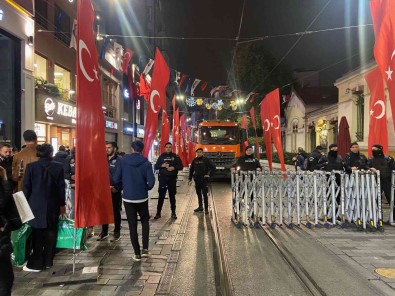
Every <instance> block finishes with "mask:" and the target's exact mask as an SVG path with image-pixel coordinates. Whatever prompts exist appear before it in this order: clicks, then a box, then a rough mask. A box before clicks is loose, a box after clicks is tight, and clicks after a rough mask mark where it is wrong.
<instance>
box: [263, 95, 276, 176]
mask: <svg viewBox="0 0 395 296" xmlns="http://www.w3.org/2000/svg"><path fill="white" fill-rule="evenodd" d="M260 115H261V123H262V129H263V138H264V140H265V150H266V157H267V161H268V163H269V169H270V170H272V168H273V166H272V158H273V152H272V130H271V128H270V119H269V108H268V106H267V100H266V99H263V101H262V103H261V112H260Z"/></svg>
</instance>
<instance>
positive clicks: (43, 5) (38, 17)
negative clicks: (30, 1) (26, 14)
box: [34, 0, 48, 29]
mask: <svg viewBox="0 0 395 296" xmlns="http://www.w3.org/2000/svg"><path fill="white" fill-rule="evenodd" d="M34 9H35V13H34V20H35V22H36V24H38V25H40V26H41V27H42V28H44V29H48V3H47V1H43V0H35V1H34Z"/></svg>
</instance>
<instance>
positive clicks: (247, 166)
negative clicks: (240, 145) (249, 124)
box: [232, 145, 262, 171]
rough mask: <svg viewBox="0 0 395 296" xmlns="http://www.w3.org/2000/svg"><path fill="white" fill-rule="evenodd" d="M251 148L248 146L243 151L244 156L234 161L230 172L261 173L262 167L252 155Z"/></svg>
mask: <svg viewBox="0 0 395 296" xmlns="http://www.w3.org/2000/svg"><path fill="white" fill-rule="evenodd" d="M253 152H254V151H253V150H252V146H251V145H248V146H247V147H246V149H245V154H244V155H243V156H241V157H239V159H238V160H237V161H236V163H235V164H234V165H233V166H232V170H235V169H236V170H240V171H262V166H261V164H260V162H259V160H258V159H256V158H255V156H254V154H253Z"/></svg>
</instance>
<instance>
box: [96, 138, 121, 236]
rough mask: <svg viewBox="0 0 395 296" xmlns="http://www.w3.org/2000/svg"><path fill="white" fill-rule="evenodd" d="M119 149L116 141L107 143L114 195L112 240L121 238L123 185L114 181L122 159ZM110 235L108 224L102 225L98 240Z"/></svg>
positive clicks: (112, 193)
mask: <svg viewBox="0 0 395 296" xmlns="http://www.w3.org/2000/svg"><path fill="white" fill-rule="evenodd" d="M117 150H118V145H117V143H116V142H107V143H106V152H107V160H108V170H109V173H110V186H111V197H112V208H113V211H114V238H113V239H112V240H111V242H117V241H119V240H120V239H121V209H120V205H121V199H122V194H121V191H122V188H121V186H119V185H118V186H115V185H114V182H113V177H114V175H115V171H116V170H117V166H118V164H119V161H120V160H121V159H122V157H121V156H119V155H118V154H117V153H116V151H117ZM107 237H108V224H103V225H102V230H101V233H100V234H99V237H98V238H97V240H98V241H102V240H104V239H106V238H107Z"/></svg>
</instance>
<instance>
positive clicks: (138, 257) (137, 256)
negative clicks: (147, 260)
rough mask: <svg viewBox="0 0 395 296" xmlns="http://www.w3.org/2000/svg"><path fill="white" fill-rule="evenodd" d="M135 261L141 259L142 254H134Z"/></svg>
mask: <svg viewBox="0 0 395 296" xmlns="http://www.w3.org/2000/svg"><path fill="white" fill-rule="evenodd" d="M133 260H134V261H141V255H133Z"/></svg>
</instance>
